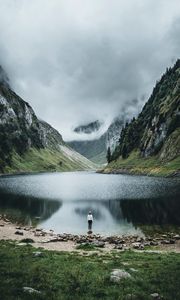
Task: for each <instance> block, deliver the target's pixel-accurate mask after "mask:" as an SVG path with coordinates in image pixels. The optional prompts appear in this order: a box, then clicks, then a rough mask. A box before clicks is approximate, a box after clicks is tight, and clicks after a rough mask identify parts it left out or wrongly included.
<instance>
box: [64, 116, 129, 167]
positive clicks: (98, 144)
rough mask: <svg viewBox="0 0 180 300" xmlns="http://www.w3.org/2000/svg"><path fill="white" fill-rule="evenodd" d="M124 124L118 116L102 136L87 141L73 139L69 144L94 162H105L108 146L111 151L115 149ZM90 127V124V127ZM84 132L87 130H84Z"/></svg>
mask: <svg viewBox="0 0 180 300" xmlns="http://www.w3.org/2000/svg"><path fill="white" fill-rule="evenodd" d="M96 122H97V121H96ZM99 123H100V122H99ZM91 124H92V123H91ZM123 124H124V122H123V120H122V119H119V118H116V119H115V120H114V121H113V122H112V124H111V125H110V126H109V128H108V129H107V131H106V132H105V133H104V134H103V135H101V136H100V138H98V139H94V140H85V141H72V142H68V145H70V147H72V148H73V149H74V150H76V151H77V152H79V153H81V154H82V155H84V156H85V157H87V158H88V159H90V160H92V161H93V162H95V163H98V164H104V163H106V162H107V159H106V155H107V148H108V147H110V149H111V152H113V151H114V150H115V147H116V145H117V143H118V141H119V138H120V132H121V129H122V127H123ZM89 127H90V124H89V126H88V128H89ZM81 132H82V130H81ZM83 133H85V132H84V131H83ZM87 138H88V137H87Z"/></svg>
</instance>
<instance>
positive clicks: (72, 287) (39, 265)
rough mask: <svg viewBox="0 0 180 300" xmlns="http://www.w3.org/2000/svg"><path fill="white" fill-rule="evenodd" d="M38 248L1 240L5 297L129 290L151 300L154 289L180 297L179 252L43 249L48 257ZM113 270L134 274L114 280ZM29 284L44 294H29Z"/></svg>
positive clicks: (93, 295) (103, 295) (99, 295)
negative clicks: (86, 252) (37, 253)
mask: <svg viewBox="0 0 180 300" xmlns="http://www.w3.org/2000/svg"><path fill="white" fill-rule="evenodd" d="M34 251H36V250H35V248H33V247H32V246H18V245H17V244H15V243H14V242H6V241H0V282H1V283H0V295H1V299H3V300H21V299H22V300H24V299H33V300H36V299H46V300H48V299H49V300H55V299H56V300H60V299H65V300H66V299H67V300H70V299H73V300H76V299H77V300H81V299H84V300H85V299H89V300H93V299H107V300H117V299H122V300H123V299H124V300H125V299H126V295H127V294H133V295H134V298H133V299H137V300H148V299H149V300H150V299H151V297H150V294H151V293H154V292H157V293H159V294H160V295H162V296H163V297H164V299H166V300H178V299H180V285H179V278H180V255H179V254H175V253H170V254H155V253H135V252H132V251H126V252H121V253H118V252H112V253H107V254H105V255H102V254H101V255H100V256H99V255H94V253H93V254H92V255H90V254H89V255H88V256H82V255H78V254H76V253H74V252H73V253H65V252H54V251H45V250H41V251H42V252H43V255H42V256H41V257H34V255H33V252H34ZM37 251H38V250H37ZM113 268H121V269H124V270H126V271H127V272H129V273H130V274H131V276H132V278H130V279H125V280H122V281H121V282H120V283H112V282H111V281H110V272H111V270H112V269H113ZM131 268H134V269H136V270H137V271H136V272H134V271H133V270H131ZM24 286H28V287H32V288H34V289H37V290H39V291H41V294H39V295H35V294H32V295H28V294H26V293H25V292H23V287H24Z"/></svg>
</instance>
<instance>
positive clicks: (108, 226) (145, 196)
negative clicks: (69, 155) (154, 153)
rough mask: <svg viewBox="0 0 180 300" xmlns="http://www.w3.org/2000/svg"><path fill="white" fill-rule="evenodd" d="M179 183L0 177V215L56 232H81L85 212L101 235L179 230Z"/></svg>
mask: <svg viewBox="0 0 180 300" xmlns="http://www.w3.org/2000/svg"><path fill="white" fill-rule="evenodd" d="M179 187H180V180H179V179H178V178H176V179H175V178H173V179H169V178H164V179H162V178H152V177H143V176H128V175H101V174H95V173H88V172H72V173H51V174H50V173H47V174H39V175H23V176H10V177H2V178H0V213H5V214H7V215H8V216H11V217H12V218H14V219H15V220H19V221H21V222H23V223H24V224H28V225H30V224H34V225H36V226H38V227H43V228H47V229H54V230H55V231H56V232H59V233H60V232H70V233H85V232H86V231H87V220H86V218H87V213H88V211H89V210H92V212H93V215H94V219H95V220H94V223H93V230H94V232H96V233H101V234H135V233H138V234H142V228H143V227H142V225H143V226H154V225H158V226H161V228H164V227H165V226H167V225H168V226H180V189H179Z"/></svg>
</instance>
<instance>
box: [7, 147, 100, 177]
mask: <svg viewBox="0 0 180 300" xmlns="http://www.w3.org/2000/svg"><path fill="white" fill-rule="evenodd" d="M93 168H94V169H95V165H93V163H91V162H89V161H88V160H87V161H83V160H82V161H81V160H79V159H71V158H69V157H68V156H66V155H64V154H63V152H62V151H56V150H50V149H35V148H31V149H29V150H28V151H27V152H26V153H24V154H23V155H19V154H18V153H16V152H13V155H12V162H11V166H6V168H5V170H4V173H21V172H50V171H74V170H85V169H93Z"/></svg>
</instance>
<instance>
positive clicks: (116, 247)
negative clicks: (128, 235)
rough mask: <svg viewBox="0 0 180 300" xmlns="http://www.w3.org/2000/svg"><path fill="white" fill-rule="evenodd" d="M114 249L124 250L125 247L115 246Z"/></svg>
mask: <svg viewBox="0 0 180 300" xmlns="http://www.w3.org/2000/svg"><path fill="white" fill-rule="evenodd" d="M114 249H117V250H122V249H123V245H122V244H119V245H115V246H114Z"/></svg>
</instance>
